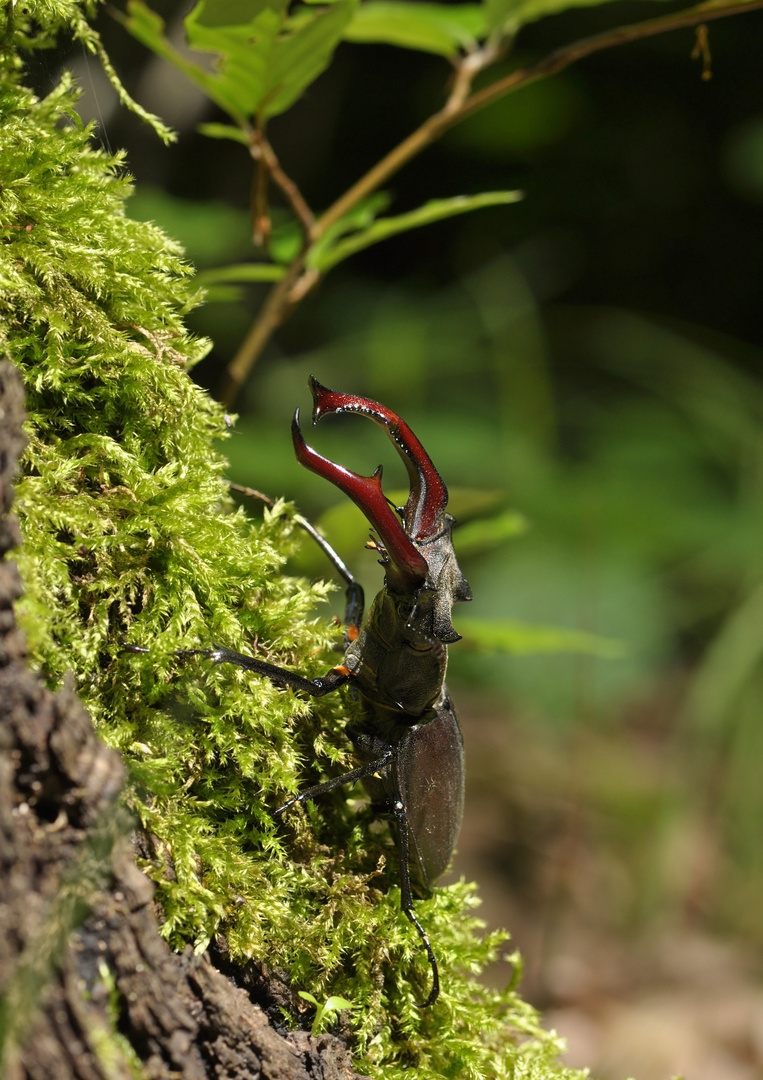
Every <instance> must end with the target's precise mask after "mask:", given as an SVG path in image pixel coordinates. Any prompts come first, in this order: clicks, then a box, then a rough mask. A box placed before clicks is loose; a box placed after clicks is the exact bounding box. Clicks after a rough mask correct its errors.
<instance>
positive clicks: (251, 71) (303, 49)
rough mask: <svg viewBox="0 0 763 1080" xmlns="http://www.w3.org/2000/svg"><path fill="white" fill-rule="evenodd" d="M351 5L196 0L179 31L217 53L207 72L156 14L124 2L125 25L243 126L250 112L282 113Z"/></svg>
mask: <svg viewBox="0 0 763 1080" xmlns="http://www.w3.org/2000/svg"><path fill="white" fill-rule="evenodd" d="M356 4H357V0H333V2H331V3H328V4H327V5H325V6H321V7H319V8H313V7H311V6H307V5H301V6H299V7H298V8H297V9H296V12H295V13H294V14H291V13H290V7H289V3H288V0H199V2H198V3H197V4H196V6H195V7H194V8H193V10H192V11H191V13H190V14H189V15H187V16H186V19H185V29H186V34H187V37H188V44H189V45H190V46H191V48H192V49H197V50H199V51H201V52H206V53H213V54H215V55H216V56H217V61H216V64H215V66H214V68H213V69H212V70H207V69H206V68H205V67H203V66H201V65H200V64H197V63H195V62H194V61H192V60H190V59H188V58H187V57H185V56H183V55H182V54H181V53H180V52H179V51H178V50H177V49H176V48H175V47H174V46H173V45H172V44H170V42H169V41H168V40H167V39H166V37H165V35H164V22H163V20H162V19H161V18H160V17H159V16H158V15H156V14H155V13H154V12H153V11H151V10H150V9H149V8H148V7H146V5H145V4H144V3H143V2H142V0H130V2H129V4H128V18H127V21H126V25H127V29H128V30H129V31H130V33H132V34H133V35H134V36H135V37H136V38H138V40H139V41H142V42H143V44H144V45H146V46H147V47H148V48H150V49H152V50H153V51H154V52H155V53H157V55H159V56H161V57H163V58H164V59H165V60H168V61H169V62H170V63H171V64H173V65H174V66H175V67H176V68H178V69H179V70H180V71H182V72H183V74H184V75H186V77H187V78H189V79H190V80H191V81H192V82H194V83H196V85H197V86H200V87H201V88H202V89H203V90H204V92H205V93H206V94H207V96H208V97H209V98H210V99H211V100H212V101H214V102H215V103H216V104H217V105H219V106H220V108H221V109H223V110H224V111H225V112H226V113H228V115H229V116H230V117H232V118H233V119H234V120H235V121H236V123H237V124H238V125H239V126H240V127H245V125H246V122H247V120H249V119H250V118H252V117H254V116H257V117H259V118H260V119H262V118H265V117H268V116H275V115H277V114H278V113H281V112H284V111H285V110H286V109H288V108H289V106H290V105H292V104H293V103H294V102H295V101H296V100H297V98H298V97H299V96H300V95H301V94H302V92H303V91H304V90H305V88H306V87H307V86H308V85H309V84H310V83H311V82H313V81H314V79H316V78H317V77H318V75H320V74H321V72H322V71H323V70H324V69H325V68H326V67H327V66H328V64H329V63H330V61H331V57H332V55H333V51H334V49H335V47H336V45H337V44H338V43H339V41H340V39H341V37H342V34H343V32H344V29H345V26H346V25H347V23H348V22H349V21H350V19H351V18H352V15H353V12H354V10H355V6H356ZM222 130H224V128H223V129H222ZM216 137H218V138H219V137H221V129H220V128H218V131H217V134H216ZM226 137H232V136H230V135H228V136H226Z"/></svg>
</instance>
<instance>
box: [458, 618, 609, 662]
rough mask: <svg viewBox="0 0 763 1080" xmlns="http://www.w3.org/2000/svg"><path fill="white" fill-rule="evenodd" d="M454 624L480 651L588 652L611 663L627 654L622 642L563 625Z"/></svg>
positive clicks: (471, 621) (461, 621) (480, 621)
mask: <svg viewBox="0 0 763 1080" xmlns="http://www.w3.org/2000/svg"><path fill="white" fill-rule="evenodd" d="M457 621H458V632H459V634H461V635H462V637H463V639H464V641H466V642H468V643H469V644H470V645H471V646H472V648H474V649H477V650H478V651H479V652H503V653H514V654H516V655H519V656H529V655H532V654H534V653H589V654H591V655H593V656H601V657H604V658H605V659H610V660H616V659H619V658H621V657H623V656H624V655H625V653H626V649H625V645H624V644H623V642H621V641H617V640H615V639H614V638H605V637H600V636H599V635H598V634H589V633H587V632H586V631H585V630H571V629H568V628H567V627H564V626H533V625H531V624H529V623H521V622H514V621H512V620H510V619H501V620H500V621H497V622H489V621H487V620H485V619H462V618H459V619H458V620H457Z"/></svg>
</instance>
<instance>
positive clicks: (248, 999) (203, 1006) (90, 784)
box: [0, 361, 357, 1080]
mask: <svg viewBox="0 0 763 1080" xmlns="http://www.w3.org/2000/svg"><path fill="white" fill-rule="evenodd" d="M23 400H24V390H23V384H22V381H21V378H20V376H19V374H18V372H17V371H16V369H15V368H14V367H13V366H12V365H11V364H10V363H8V362H7V361H6V362H2V363H0V417H2V423H1V424H0V510H1V511H2V521H0V555H2V562H1V563H0V665H1V666H0V860H1V861H0V912H2V935H0V991H2V1006H1V1011H0V1039H1V1040H2V1051H3V1059H2V1064H1V1065H0V1072H2V1075H3V1077H6V1078H7V1080H21V1078H22V1077H30V1078H39V1080H52V1078H54V1077H55V1080H67V1078H69V1077H71V1078H72V1080H74V1078H78V1080H79V1078H82V1080H91V1078H92V1080H96V1078H101V1077H103V1078H104V1080H105V1078H108V1080H115V1078H121V1077H124V1078H125V1080H135V1077H139V1076H145V1077H156V1078H159V1077H166V1076H168V1075H179V1076H183V1077H187V1078H193V1080H196V1078H199V1080H201V1078H206V1077H236V1076H240V1077H242V1078H243V1077H247V1078H257V1077H263V1078H266V1077H267V1078H272V1080H308V1078H309V1077H315V1076H322V1077H326V1078H329V1077H336V1078H340V1077H341V1078H350V1077H353V1076H356V1075H357V1074H356V1073H355V1072H354V1071H353V1069H352V1067H351V1065H350V1061H349V1055H348V1053H347V1051H346V1050H345V1049H344V1047H343V1046H342V1045H341V1044H340V1042H339V1041H338V1040H337V1039H336V1038H334V1037H333V1036H330V1035H325V1036H322V1037H320V1038H313V1037H312V1036H311V1035H309V1034H308V1033H307V1032H304V1031H297V1032H292V1033H289V1034H286V1035H284V1034H279V1033H278V1032H277V1031H276V1030H275V1029H274V1028H273V1027H272V1026H271V1022H270V1020H269V1019H268V1016H267V1014H266V1012H265V1011H264V1010H263V1009H262V1008H261V1007H260V1006H259V1005H258V1004H256V1001H255V1000H253V999H254V998H256V997H257V996H258V993H259V994H261V995H262V996H263V998H265V999H267V998H268V993H267V987H266V982H265V980H264V979H263V978H262V976H260V978H259V980H257V981H256V983H255V981H254V980H253V978H252V971H251V970H250V971H249V972H248V973H247V972H239V975H240V978H241V979H242V981H243V982H244V983H247V982H248V985H247V988H246V989H244V988H240V987H237V986H236V985H235V984H234V982H233V981H232V980H231V979H230V978H229V977H228V976H227V975H226V974H224V973H223V972H222V971H221V970H217V969H216V968H215V967H214V966H213V964H212V961H211V958H210V954H205V955H202V956H197V955H194V953H193V951H192V950H191V949H190V948H189V949H187V950H186V951H185V952H184V953H182V954H180V955H178V954H176V953H174V952H172V951H171V950H170V948H169V947H168V946H167V944H166V942H164V941H163V940H162V939H161V937H160V935H159V925H158V922H157V917H156V913H155V911H154V906H153V894H154V886H153V885H152V883H151V882H150V880H149V879H148V878H147V877H146V876H145V874H143V873H142V872H141V871H140V870H139V869H138V868H137V866H136V865H135V858H134V854H133V850H132V845H131V843H130V839H129V832H130V826H131V822H130V819H129V817H128V816H127V815H126V813H125V811H124V810H123V809H121V804H120V793H121V789H122V786H123V783H124V779H125V769H124V766H123V765H122V762H121V760H120V757H119V755H118V754H117V753H116V752H115V751H113V750H111V749H109V748H108V747H107V746H106V745H105V744H104V743H103V742H102V741H101V740H100V739H99V738H98V736H97V735H96V733H95V731H94V729H93V725H92V722H91V720H90V717H89V716H88V714H87V712H86V711H85V709H84V708H83V706H82V704H81V703H80V702H79V700H78V699H77V697H76V695H75V694H74V693H73V692H72V691H71V690H70V689H63V690H59V691H58V692H57V693H51V691H49V690H48V689H47V688H46V687H45V685H44V683H43V682H42V680H41V678H40V676H39V675H36V674H35V673H33V672H32V671H31V670H30V668H29V666H28V662H27V661H28V655H27V649H26V642H25V636H24V634H23V633H22V632H21V631H20V630H19V629H18V626H17V624H16V621H15V618H14V602H15V601H17V600H18V599H19V598H20V597H21V595H22V587H21V581H20V578H19V574H18V569H17V567H16V564H15V562H14V560H13V549H14V548H15V547H16V545H17V544H18V543H19V539H20V536H19V530H18V525H17V522H16V520H15V518H14V517H12V516H11V515H10V514H9V508H10V504H11V500H12V482H13V477H14V472H15V468H16V465H17V460H18V457H19V452H20V451H21V449H22V447H23V444H24V438H23V436H22V433H21V424H22V420H23V417H24V412H23ZM220 959H221V960H222V958H220ZM221 966H223V965H222V964H221ZM271 1003H272V1002H271Z"/></svg>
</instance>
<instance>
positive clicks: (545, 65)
mask: <svg viewBox="0 0 763 1080" xmlns="http://www.w3.org/2000/svg"><path fill="white" fill-rule="evenodd" d="M759 8H763V0H741V2H740V0H706V2H705V3H702V4H698V5H697V6H696V7H692V8H688V9H687V10H685V11H678V12H673V13H672V14H670V15H660V16H658V17H657V18H655V19H647V20H646V21H644V22H640V23H634V24H630V25H628V26H620V27H616V28H615V29H614V30H604V31H602V32H601V33H599V34H593V35H592V36H591V37H588V38H581V39H580V40H579V41H575V42H573V43H572V44H571V45H563V46H562V47H561V48H559V49H555V50H554V51H553V52H551V53H549V54H548V56H545V57H544V58H543V59H542V60H539V61H538V62H537V63H534V64H528V65H527V66H526V67H523V68H518V69H517V70H516V71H512V72H511V74H509V75H506V76H505V77H504V78H502V79H498V80H497V81H496V82H494V83H492V84H491V85H490V86H486V87H485V88H484V89H482V90H478V91H477V92H476V93H474V94H471V95H469V93H468V88H469V86H470V85H471V79H472V78H473V77H474V74H476V71H477V70H478V69H480V68H481V67H484V64H483V65H476V66H474V70H473V71H469V74H468V75H467V77H466V78H463V77H462V78H460V79H458V78H457V85H458V93H453V94H451V95H450V97H449V98H448V101H447V102H446V103H445V105H444V106H443V108H442V109H441V110H440V111H439V112H437V113H435V114H434V115H433V116H430V117H429V119H427V120H425V121H424V123H423V124H421V126H420V127H418V128H417V129H416V130H415V131H413V132H411V134H410V135H409V136H408V137H407V138H406V139H403V141H402V142H401V143H399V144H398V145H397V146H396V147H394V149H393V150H391V151H390V152H389V153H388V154H387V155H386V157H383V158H382V159H381V161H379V162H377V164H376V165H374V166H373V168H371V169H369V171H368V172H367V173H366V174H365V175H364V176H362V177H361V178H360V179H359V180H358V181H357V182H356V183H355V184H353V186H352V187H351V188H349V189H348V190H347V191H346V192H345V193H344V194H343V195H342V196H340V198H338V199H337V200H336V202H335V203H333V204H332V205H331V206H330V207H329V208H328V209H327V210H326V211H325V212H324V213H323V214H321V216H320V217H319V218H317V219H316V220H315V222H314V223H313V225H312V229H311V232H310V236H311V242H314V241H315V240H317V239H319V238H320V237H321V236H323V235H324V234H325V233H326V231H327V229H329V228H330V227H331V226H332V225H334V224H336V222H337V221H339V220H340V219H341V218H343V217H344V216H345V214H347V213H349V211H350V210H352V209H354V207H356V206H357V205H358V203H360V202H361V201H362V200H363V199H365V198H367V197H368V196H369V195H371V194H372V193H373V192H374V191H377V190H378V188H380V187H381V186H382V185H383V184H385V183H386V182H387V181H388V180H389V179H390V177H392V176H394V175H395V173H397V172H398V171H399V170H400V169H401V168H402V167H403V166H404V165H406V164H407V163H408V162H409V161H410V160H411V159H412V158H414V157H416V156H417V155H418V154H420V153H421V152H422V151H423V150H425V149H426V148H427V147H428V146H431V144H432V143H434V142H436V140H437V139H439V138H441V136H442V135H444V134H445V132H446V131H449V130H450V128H452V127H454V126H455V125H456V124H459V123H461V121H462V120H466V119H468V117H470V116H473V115H474V113H476V112H479V110H480V109H484V108H486V107H487V106H488V105H492V104H493V102H495V101H498V100H500V99H501V98H502V97H505V95H506V94H510V93H513V92H514V91H515V90H519V89H520V87H522V86H527V85H528V84H529V83H532V82H536V81H537V80H538V79H544V78H547V77H548V76H549V75H556V74H557V73H558V72H560V71H564V70H565V68H568V67H570V66H571V65H572V64H575V63H577V61H578V60H583V59H585V58H586V57H587V56H591V55H593V54H594V53H597V52H602V51H603V50H604V49H611V48H614V47H615V46H618V45H627V44H629V43H630V42H634V41H640V40H642V39H643V38H648V37H656V36H657V35H658V34H666V33H668V32H670V31H671V30H682V29H687V28H690V27H693V26H700V25H702V24H703V23H707V22H710V21H711V20H713V19H722V18H726V17H727V16H731V15H742V14H744V13H745V12H747V11H754V10H756V9H759ZM473 61H474V57H473V56H472V57H467V58H466V59H465V60H464V61H463V64H462V67H461V68H460V69H459V73H460V74H461V75H463V73H464V70H465V68H464V66H463V65H466V64H467V63H471V64H473ZM465 83H466V88H465ZM308 250H309V246H308V247H306V248H305V250H303V251H302V252H300V254H299V255H298V256H297V258H296V259H295V261H294V262H293V263H292V265H291V266H290V267H289V270H288V272H287V275H286V277H285V278H284V279H283V280H282V281H280V282H279V283H278V284H277V285H276V286H275V287H274V288H273V289H272V290H271V292H270V294H269V296H268V298H267V300H266V301H265V304H264V306H263V308H262V311H261V313H260V315H259V316H258V318H257V320H256V322H255V324H254V326H253V327H252V329H251V331H250V333H249V335H248V337H247V338H246V340H245V342H244V344H243V345H242V347H241V349H240V350H239V352H238V354H237V355H236V356H235V357H234V359H233V360H232V361H231V363H230V365H229V367H228V371H227V378H226V384H225V388H224V392H223V396H222V401H223V403H224V404H225V405H226V406H230V405H231V403H232V401H233V400H234V399H235V397H236V395H237V394H238V391H239V389H240V388H241V386H242V384H243V382H244V380H245V379H246V377H247V375H248V373H249V371H250V369H251V368H252V366H253V365H254V363H255V361H256V360H257V357H258V356H259V355H260V353H261V352H262V350H263V349H264V348H265V346H266V344H267V343H268V341H269V340H270V337H271V335H272V333H273V331H274V330H275V329H276V327H277V326H279V325H280V324H281V323H282V322H283V321H284V319H285V318H287V316H288V315H289V314H290V313H291V311H292V309H293V308H294V306H295V305H296V304H297V303H298V302H299V301H300V300H301V299H302V298H303V297H304V296H306V295H307V293H308V292H309V291H310V290H311V289H312V288H313V287H314V286H315V284H316V283H317V281H318V280H319V277H320V275H319V274H318V273H317V272H316V271H312V272H310V271H308V274H306V275H305V276H304V278H303V276H302V271H303V269H304V265H305V259H306V256H307V252H308ZM301 279H302V280H301Z"/></svg>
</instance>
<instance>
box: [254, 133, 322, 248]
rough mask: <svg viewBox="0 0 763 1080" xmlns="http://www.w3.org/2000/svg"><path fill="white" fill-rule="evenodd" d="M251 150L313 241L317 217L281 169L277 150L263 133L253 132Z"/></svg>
mask: <svg viewBox="0 0 763 1080" xmlns="http://www.w3.org/2000/svg"><path fill="white" fill-rule="evenodd" d="M249 150H250V153H251V155H252V157H253V158H254V160H255V161H260V162H262V164H263V165H264V166H265V168H266V169H267V171H268V174H269V175H270V177H271V179H272V180H273V183H274V184H276V185H277V186H278V187H279V188H280V189H281V191H282V192H283V193H284V195H285V196H286V198H287V200H288V202H289V205H290V206H291V208H292V210H293V211H294V214H295V216H296V218H297V220H298V221H299V223H300V225H301V226H302V229H303V230H304V233H305V238H306V239H308V240H310V239H312V235H311V234H312V228H313V223H314V222H315V215H314V214H313V212H312V210H311V209H310V207H309V206H308V205H307V202H306V201H305V199H304V198H303V196H302V192H301V191H300V190H299V188H298V187H297V185H296V184H295V183H294V181H293V180H292V179H291V177H290V176H287V174H286V173H285V172H284V171H283V169H282V168H281V163H280V162H279V160H278V158H277V157H276V153H275V150H274V149H273V147H272V146H271V145H270V143H269V142H268V140H267V138H266V137H265V133H264V132H263V131H253V132H252V134H251V136H250V140H249Z"/></svg>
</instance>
